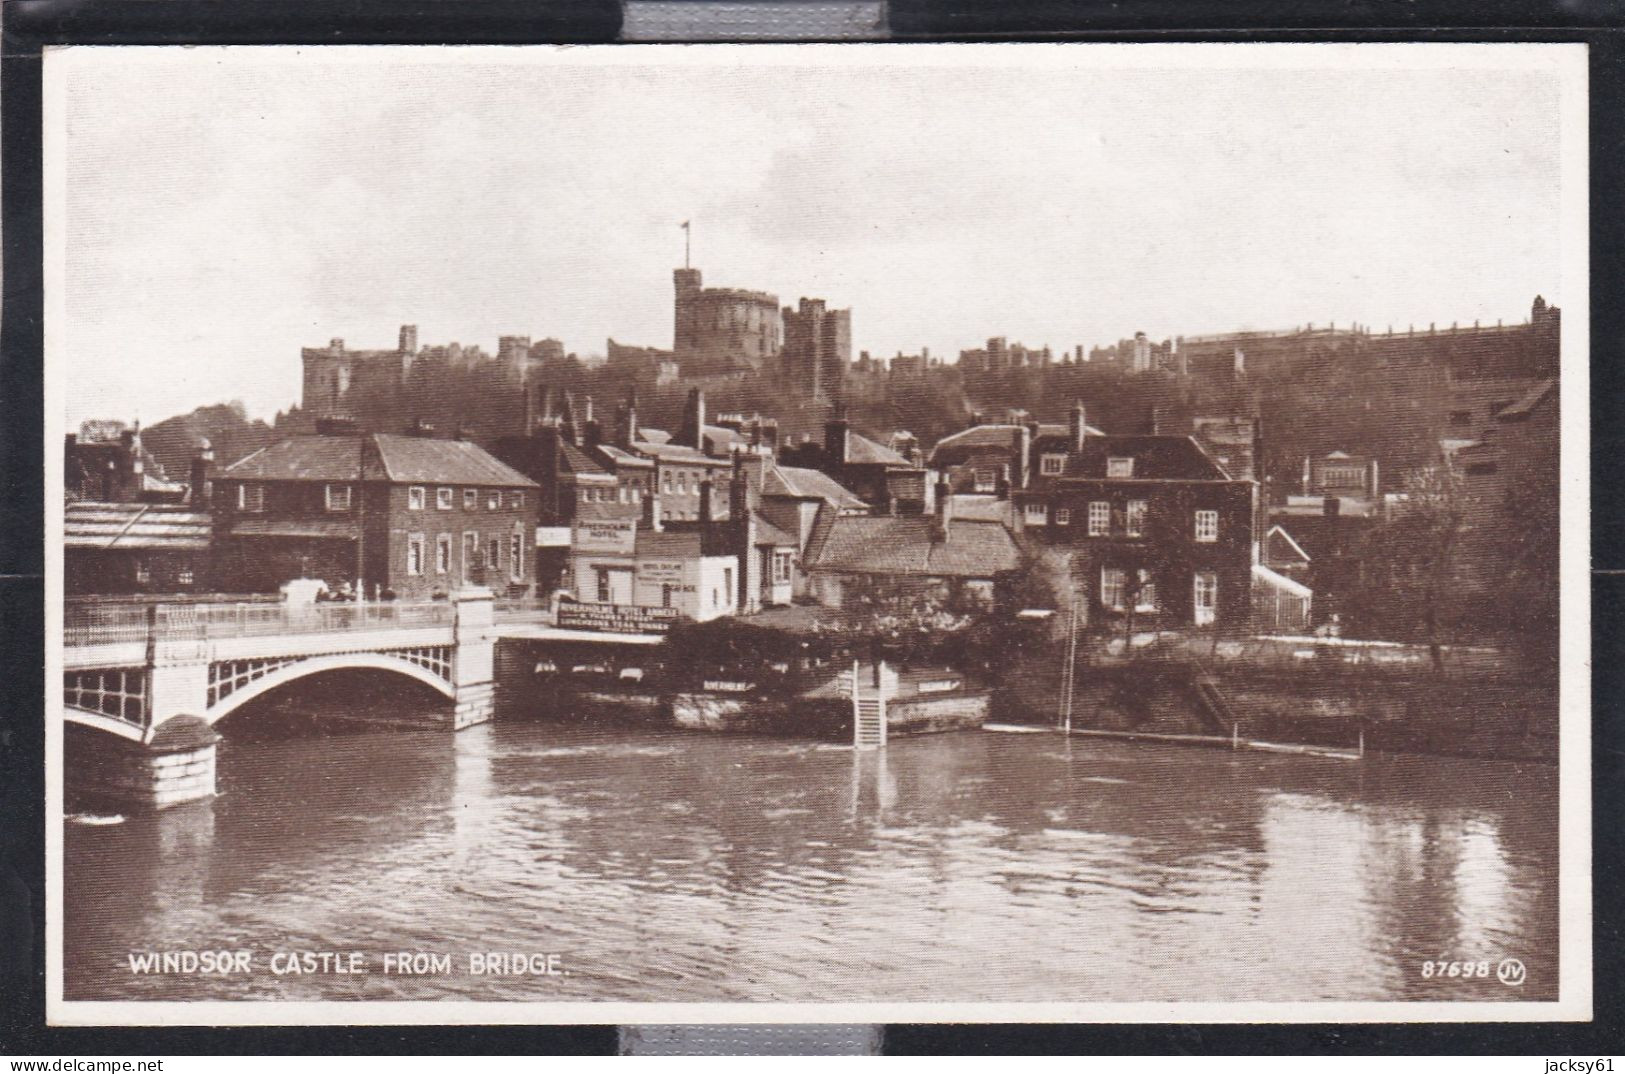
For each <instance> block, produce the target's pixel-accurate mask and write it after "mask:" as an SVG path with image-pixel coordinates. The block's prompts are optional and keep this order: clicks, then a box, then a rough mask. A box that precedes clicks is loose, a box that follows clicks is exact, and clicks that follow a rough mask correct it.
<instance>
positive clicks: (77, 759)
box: [62, 587, 550, 808]
mask: <svg viewBox="0 0 1625 1074" xmlns="http://www.w3.org/2000/svg"><path fill="white" fill-rule="evenodd" d="M549 619H550V616H549V614H548V612H547V610H546V608H545V607H542V606H539V605H534V604H526V603H510V602H498V601H496V600H495V599H494V598H493V596H492V593H491V591H490V590H488V589H484V588H480V587H474V588H469V589H464V590H460V591H458V592H457V593H456V594H454V595H453V597H452V599H451V600H450V601H440V602H435V603H429V604H398V603H370V604H369V603H361V604H314V605H305V606H294V605H288V604H284V603H272V602H259V603H255V602H241V603H221V604H126V603H114V602H108V603H101V604H88V605H70V606H69V607H68V608H67V609H66V611H65V614H64V623H63V649H62V662H63V667H62V672H63V675H62V678H63V682H62V690H63V692H62V703H63V718H64V721H65V723H66V724H67V725H69V728H78V729H79V731H77V732H76V733H74V734H71V735H67V736H65V745H66V747H67V750H66V755H65V761H66V764H67V769H68V772H69V773H70V774H73V775H75V776H76V778H78V779H79V780H80V781H81V783H82V784H83V785H84V786H86V788H87V789H89V790H90V791H92V792H93V793H95V794H96V796H98V797H102V798H106V799H109V800H111V801H114V802H118V803H120V804H124V805H130V806H146V807H156V808H161V807H163V806H167V805H173V804H175V803H178V802H183V801H189V800H191V799H194V798H201V797H207V796H208V795H210V794H212V793H214V751H215V742H216V741H217V740H218V738H219V736H218V735H217V734H216V733H215V732H214V731H213V729H212V728H213V725H214V724H215V723H217V722H218V721H219V720H220V719H222V718H223V717H225V716H227V715H229V714H230V713H232V712H234V711H235V710H237V709H238V708H240V707H241V706H243V705H244V704H246V703H248V702H249V701H252V700H253V699H254V698H256V697H259V696H260V695H261V694H264V693H267V692H269V691H271V690H274V689H276V688H277V687H279V686H283V685H285V684H287V683H290V682H293V681H295V680H296V679H301V678H304V677H305V676H308V675H314V674H317V673H319V672H323V671H332V670H337V669H343V668H375V669H380V670H385V671H392V672H395V673H397V674H400V675H404V676H406V677H407V678H411V679H415V680H417V681H418V682H421V683H423V684H425V685H426V686H429V687H430V688H432V689H434V690H436V691H438V692H439V693H440V694H441V695H442V696H444V697H445V698H447V699H448V701H449V702H450V703H451V705H450V708H451V714H450V717H449V718H448V720H447V722H446V726H447V727H448V729H451V730H460V729H462V728H464V727H469V726H471V725H473V724H477V723H483V722H485V721H486V720H489V719H490V718H491V716H492V712H493V707H494V702H493V698H494V693H495V684H494V681H493V680H494V678H495V675H494V666H495V647H496V642H497V639H498V637H499V636H501V634H502V633H503V631H504V630H514V631H516V632H518V633H521V634H523V633H531V634H534V632H535V629H536V628H537V627H538V626H539V625H541V624H545V623H546V622H547V621H548V620H549ZM87 731H97V732H102V733H101V734H86V733H84V732H87Z"/></svg>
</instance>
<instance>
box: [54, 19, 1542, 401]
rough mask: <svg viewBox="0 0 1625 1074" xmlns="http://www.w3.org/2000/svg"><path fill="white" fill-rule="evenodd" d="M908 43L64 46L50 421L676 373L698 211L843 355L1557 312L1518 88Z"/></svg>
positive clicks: (949, 352) (1301, 59)
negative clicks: (469, 357)
mask: <svg viewBox="0 0 1625 1074" xmlns="http://www.w3.org/2000/svg"><path fill="white" fill-rule="evenodd" d="M1468 47H1471V46H1468ZM910 48H912V46H834V47H833V50H835V51H832V50H830V49H818V50H806V49H805V48H804V49H803V51H801V52H788V51H786V50H784V49H763V48H762V47H760V46H721V47H712V48H696V47H692V46H691V47H686V48H683V47H664V48H647V47H643V48H637V49H635V50H634V49H628V48H624V47H623V48H620V49H612V50H609V51H612V52H613V53H614V55H612V56H611V55H609V54H608V52H606V50H604V49H564V50H561V49H551V48H547V49H527V50H514V49H502V50H478V52H477V53H476V52H470V51H464V52H462V53H461V54H460V55H461V58H460V59H459V58H456V57H451V56H448V55H447V53H446V52H445V50H439V51H436V52H434V54H433V55H432V56H430V55H427V54H426V53H425V51H423V50H416V51H414V50H380V49H300V50H293V49H277V50H267V49H257V50H221V49H143V50H134V49H100V50H85V49H73V50H67V53H66V54H59V55H58V56H56V57H53V59H52V60H50V61H48V72H47V73H48V77H50V76H51V74H52V73H53V72H52V67H53V66H54V68H55V74H56V76H57V77H58V78H59V79H60V80H61V81H60V83H59V85H60V97H59V99H60V102H61V105H60V107H61V113H60V114H61V116H62V122H61V123H60V124H59V125H52V124H51V123H50V122H49V121H48V132H49V133H48V138H59V140H57V141H56V142H55V145H57V146H58V147H59V148H60V157H59V158H58V159H59V161H60V176H61V179H62V185H63V191H62V198H61V201H60V203H59V204H60V219H59V220H58V221H57V223H58V224H59V225H60V227H59V230H57V231H56V232H55V233H54V235H53V237H52V238H51V239H48V241H59V242H60V243H61V254H62V266H63V273H62V283H61V287H62V291H61V296H62V303H61V309H62V311H63V315H62V317H61V323H60V324H56V325H53V326H52V330H53V337H52V338H53V340H54V349H53V351H52V360H53V361H58V362H61V363H63V365H64V368H65V371H66V378H65V392H64V402H65V405H66V408H67V419H68V422H69V427H70V428H72V427H74V426H76V425H77V423H78V422H79V421H80V420H82V419H85V418H94V417H119V418H125V419H129V418H139V419H141V420H142V421H144V422H148V423H151V422H154V421H157V420H160V419H162V418H165V417H168V416H170V415H172V414H176V413H182V412H185V411H187V410H190V409H191V408H193V407H194V406H198V405H203V404H208V403H215V402H222V401H227V400H232V399H237V400H241V401H243V403H244V404H245V405H246V407H247V409H248V411H249V413H250V414H251V415H254V416H263V417H268V416H270V415H271V414H273V413H274V412H275V411H277V410H279V409H283V408H286V407H287V406H289V405H290V404H292V403H294V402H296V401H297V399H298V393H299V378H300V361H299V350H300V348H301V347H303V346H321V345H325V344H326V342H327V341H328V340H329V339H330V338H335V337H337V338H342V339H344V340H345V341H346V344H347V345H348V346H350V347H354V348H376V347H393V346H394V343H395V339H396V334H397V330H398V328H399V326H400V325H401V324H405V323H414V324H417V325H418V326H419V338H420V340H421V342H422V343H424V344H443V343H448V342H452V341H458V342H461V343H463V344H465V345H468V344H472V343H478V344H479V345H480V346H482V347H483V348H484V349H485V350H486V351H488V352H495V350H496V345H497V337H498V336H500V335H508V334H518V335H529V336H531V337H533V338H537V339H539V338H542V337H545V336H552V337H555V338H558V339H561V340H563V341H564V343H565V345H566V347H567V348H568V349H570V350H571V351H575V352H578V353H581V354H592V353H602V352H603V350H604V346H605V339H606V338H607V337H613V338H615V339H616V340H617V341H619V342H622V343H632V344H640V345H645V346H659V347H669V346H671V334H672V312H671V295H672V282H671V270H672V269H673V268H675V267H678V266H680V265H681V264H682V262H683V232H682V230H681V229H680V225H681V223H682V222H683V221H685V220H688V221H691V222H692V237H693V263H694V265H695V266H696V267H699V268H700V269H702V270H703V271H704V274H705V283H706V285H707V286H729V287H747V288H751V289H757V290H766V291H770V292H773V293H775V294H777V295H778V296H779V299H780V301H781V303H782V304H785V305H794V304H795V302H796V301H797V299H798V298H800V297H801V296H811V297H821V298H824V299H826V300H827V301H828V302H829V303H830V304H831V306H833V307H851V308H852V310H853V313H852V325H853V329H852V332H853V350H854V357H855V356H856V353H857V352H858V351H859V350H868V351H870V352H871V353H873V354H876V355H891V354H893V353H895V352H897V351H899V350H901V351H905V352H908V353H917V352H918V351H919V349H920V348H921V347H922V346H928V347H930V349H931V352H932V354H933V355H938V354H940V355H946V356H949V357H950V358H951V357H952V356H954V355H957V354H958V352H959V350H960V349H962V348H966V347H972V346H978V345H980V344H981V343H982V342H983V341H984V340H986V339H987V337H989V336H994V335H1001V336H1006V337H1008V338H1009V339H1010V340H1012V341H1016V340H1019V341H1022V342H1025V343H1026V344H1028V345H1030V346H1041V345H1043V344H1046V343H1047V344H1049V345H1051V346H1052V347H1054V348H1056V349H1057V350H1060V349H1062V348H1068V349H1069V348H1071V347H1073V346H1074V345H1076V344H1080V343H1081V344H1083V345H1085V347H1086V348H1087V347H1089V346H1093V345H1098V344H1107V343H1111V342H1114V341H1116V340H1117V339H1119V338H1121V337H1125V336H1130V335H1132V334H1133V333H1134V332H1135V331H1138V330H1144V331H1146V332H1148V333H1149V334H1150V335H1151V336H1152V338H1154V339H1162V338H1167V337H1171V336H1174V335H1179V334H1197V333H1205V332H1218V331H1227V330H1232V329H1238V328H1261V329H1270V328H1290V327H1294V326H1296V325H1300V324H1304V323H1316V324H1324V323H1326V322H1329V321H1330V322H1336V323H1339V324H1346V323H1348V322H1351V321H1358V322H1361V323H1364V324H1367V325H1371V326H1373V327H1374V328H1375V329H1376V330H1377V331H1379V332H1380V331H1383V330H1384V329H1386V328H1387V327H1388V326H1390V325H1392V326H1393V327H1394V328H1396V329H1398V330H1401V331H1403V330H1404V329H1405V328H1406V327H1407V326H1408V325H1410V324H1416V325H1417V326H1419V327H1421V326H1425V325H1427V324H1428V323H1429V322H1438V323H1440V324H1441V325H1443V324H1448V323H1450V322H1452V321H1460V322H1462V323H1471V322H1472V321H1473V320H1475V319H1479V320H1483V321H1485V322H1486V323H1494V322H1495V321H1496V320H1498V319H1504V320H1507V321H1508V322H1511V321H1516V320H1519V319H1521V318H1523V317H1526V316H1527V315H1528V310H1529V304H1530V302H1531V300H1532V299H1533V297H1534V296H1535V294H1537V293H1541V294H1544V295H1545V297H1546V298H1547V299H1548V301H1554V302H1557V303H1559V304H1561V302H1562V297H1563V296H1562V294H1561V293H1560V291H1559V285H1560V259H1561V254H1562V250H1561V247H1560V243H1559V237H1560V236H1559V190H1560V182H1559V179H1560V158H1561V147H1560V144H1559V141H1560V139H1559V137H1558V124H1557V115H1558V109H1559V80H1558V78H1557V77H1556V75H1555V74H1554V73H1552V71H1550V70H1543V69H1539V67H1538V65H1530V64H1527V63H1522V64H1518V65H1514V66H1513V67H1512V68H1510V69H1507V68H1498V67H1496V66H1495V65H1493V64H1491V65H1486V64H1483V63H1478V64H1472V65H1465V66H1463V65H1461V64H1459V63H1456V62H1453V61H1452V60H1450V59H1449V58H1448V57H1449V56H1450V54H1448V53H1437V52H1435V53H1431V54H1427V53H1424V52H1423V51H1414V50H1417V48H1418V47H1417V46H1411V48H1412V49H1413V51H1412V52H1411V53H1408V54H1407V56H1408V57H1410V59H1407V61H1406V62H1403V63H1400V64H1398V65H1384V64H1372V65H1367V64H1365V63H1364V62H1363V61H1359V60H1356V61H1355V63H1356V66H1354V67H1352V68H1350V67H1329V66H1327V64H1326V63H1324V62H1322V59H1321V57H1322V56H1326V55H1327V53H1325V52H1324V51H1323V52H1321V53H1318V54H1317V53H1305V52H1302V51H1299V52H1297V53H1295V54H1294V57H1293V58H1292V59H1291V61H1290V62H1288V63H1280V62H1277V59H1278V57H1271V56H1268V55H1265V53H1267V52H1268V50H1269V49H1270V48H1272V46H1263V47H1261V48H1253V47H1250V46H1208V47H1206V48H1207V49H1208V57H1207V58H1208V59H1209V60H1211V57H1212V55H1213V52H1212V50H1213V49H1215V48H1217V49H1224V50H1228V51H1227V52H1226V53H1224V59H1223V60H1222V62H1219V63H1217V64H1213V63H1205V64H1204V65H1202V66H1197V67H1191V66H1186V65H1184V62H1183V61H1184V54H1175V55H1172V56H1170V53H1169V52H1168V51H1167V50H1161V51H1158V52H1155V53H1151V52H1135V51H1133V50H1135V49H1136V48H1137V46H977V47H968V48H967V47H964V46H959V47H955V46H940V47H935V53H936V55H935V56H933V55H932V54H930V53H912V54H909V55H906V56H905V55H904V54H903V53H902V52H901V51H900V50H907V49H910ZM1311 48H1313V46H1311ZM956 49H957V50H956ZM744 50H749V51H744ZM955 50H956V51H955ZM1023 50H1027V51H1025V52H1023ZM1058 50H1064V51H1060V52H1058ZM1237 50H1240V51H1237ZM1338 51H1339V53H1340V54H1341V55H1342V56H1343V57H1344V58H1345V60H1346V57H1347V55H1348V54H1349V52H1350V50H1348V49H1343V50H1338ZM1355 51H1357V49H1356V50H1355ZM837 52H838V55H837ZM1455 55H1458V56H1459V55H1460V54H1459V53H1457V54H1455ZM1435 56H1436V57H1439V58H1434V57H1435ZM1266 60H1268V61H1270V62H1268V63H1264V62H1263V61H1266ZM48 308H49V307H48Z"/></svg>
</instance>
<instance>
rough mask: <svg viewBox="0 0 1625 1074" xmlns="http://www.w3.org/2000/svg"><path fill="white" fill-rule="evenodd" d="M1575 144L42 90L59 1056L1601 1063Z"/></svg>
mask: <svg viewBox="0 0 1625 1074" xmlns="http://www.w3.org/2000/svg"><path fill="white" fill-rule="evenodd" d="M1586 115H1587V85H1586V50H1585V47H1584V46H1581V45H1545V44H1541V45H1535V44H1521V45H1520V44H1508V45H1486V44H1432V45H1420V44H1403V45H1397V44H1396V45H1386V44H1339V45H1329V44H1323V45H1308V44H1257V45H1243V44H1188V45H1102V44H975V45H970V44H964V45H947V44H924V45H893V44H848V45H691V46H676V45H658V46H593V47H575V48H562V47H523V48H448V47H299V48H295V47H207V48H179V47H145V48H137V47H68V48H58V49H51V50H48V51H47V54H46V60H45V117H44V143H45V203H46V204H45V224H46V269H47V272H46V355H45V365H46V377H47V384H46V411H47V412H46V437H47V445H46V458H47V460H48V463H47V474H46V490H47V496H46V502H47V508H46V512H47V518H46V545H47V556H48V574H47V594H48V596H47V609H48V610H47V633H48V637H47V639H46V643H47V666H46V682H47V683H48V684H49V686H48V695H49V696H47V697H46V698H45V699H44V712H45V723H46V728H47V740H46V741H47V774H48V781H47V782H48V802H47V805H48V810H47V839H48V843H47V864H48V874H49V876H48V879H49V887H48V894H49V899H48V903H49V906H48V912H49V917H48V949H47V994H48V1015H49V1018H50V1020H51V1022H52V1023H53V1024H57V1025H147V1026H156V1025H189V1024H202V1025H255V1024H358V1023H361V1024H366V1023H382V1024H397V1023H424V1024H441V1023H466V1024H498V1023H521V1024H523V1023H612V1024H613V1023H618V1024H651V1023H683V1024H692V1023H748V1022H802V1023H808V1022H844V1023H883V1022H941V1021H955V1022H1053V1021H1075V1022H1330V1021H1367V1022H1370V1021H1385V1022H1387V1021H1496V1022H1508V1021H1554V1020H1582V1019H1588V1018H1590V1016H1591V974H1592V965H1591V961H1592V956H1591V906H1590V884H1591V871H1590V838H1591V836H1590V831H1591V829H1590V825H1591V817H1590V812H1589V792H1590V755H1589V729H1590V725H1589V717H1590V696H1589V687H1588V678H1587V667H1588V663H1589V660H1590V641H1589V628H1590V609H1589V605H1588V591H1587V586H1586V575H1587V567H1588V562H1587V556H1588V544H1587V533H1588V491H1587V483H1586V471H1587V452H1588V427H1587V411H1588V371H1587V364H1586V362H1587V355H1588V348H1589V340H1588V336H1587V331H1588V311H1587V305H1586V303H1587V293H1588V286H1589V281H1588V263H1587V220H1588V211H1589V210H1588V202H1587V144H1586ZM59 684H60V685H59Z"/></svg>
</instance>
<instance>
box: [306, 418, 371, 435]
mask: <svg viewBox="0 0 1625 1074" xmlns="http://www.w3.org/2000/svg"><path fill="white" fill-rule="evenodd" d="M360 431H361V429H360V427H359V426H358V425H356V422H355V419H354V418H339V417H328V418H317V419H316V435H317V436H355V435H357V434H358V433H360Z"/></svg>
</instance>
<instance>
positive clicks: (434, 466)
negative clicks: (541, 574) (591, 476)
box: [222, 433, 596, 488]
mask: <svg viewBox="0 0 1625 1074" xmlns="http://www.w3.org/2000/svg"><path fill="white" fill-rule="evenodd" d="M362 439H363V438H362V437H359V436H295V437H290V438H289V439H287V440H279V441H277V442H276V443H275V444H271V445H270V446H268V447H264V448H261V449H260V450H258V451H256V452H254V453H253V454H252V455H250V456H248V457H247V458H244V459H239V460H238V461H237V462H234V463H232V464H231V465H230V466H228V467H226V469H225V471H224V473H223V474H222V476H223V477H227V478H239V479H242V478H248V479H258V480H261V481H354V480H356V477H357V473H358V471H359V467H360V456H361V441H362ZM371 439H372V440H373V442H374V443H376V444H377V447H378V457H379V458H380V459H381V460H382V462H383V467H384V474H385V476H386V477H387V478H388V479H389V480H390V481H393V482H398V483H401V484H411V483H415V482H422V483H425V484H429V483H434V482H440V483H444V484H455V485H501V486H505V487H517V488H536V487H537V485H536V482H534V481H532V480H531V479H530V478H528V477H526V476H525V475H524V474H522V473H520V472H519V471H518V470H515V469H513V468H512V467H511V466H507V465H505V464H503V463H501V462H498V461H497V459H496V458H495V457H494V456H492V455H491V454H490V453H489V452H487V451H486V450H485V449H484V448H482V447H480V446H479V445H478V444H474V443H470V442H469V441H467V440H432V439H429V438H428V437H421V436H392V435H387V434H382V433H380V434H376V435H374V436H372V437H371ZM595 468H596V467H595ZM369 476H370V475H369Z"/></svg>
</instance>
